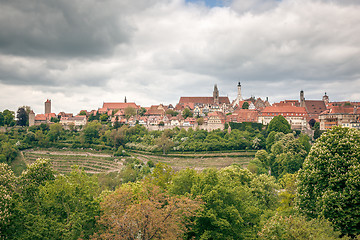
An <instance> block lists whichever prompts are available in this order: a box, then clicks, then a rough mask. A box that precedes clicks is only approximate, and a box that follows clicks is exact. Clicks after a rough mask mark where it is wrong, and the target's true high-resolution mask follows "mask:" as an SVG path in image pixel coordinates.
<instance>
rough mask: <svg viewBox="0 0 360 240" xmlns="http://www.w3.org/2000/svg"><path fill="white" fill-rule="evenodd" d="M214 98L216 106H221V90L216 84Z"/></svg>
mask: <svg viewBox="0 0 360 240" xmlns="http://www.w3.org/2000/svg"><path fill="white" fill-rule="evenodd" d="M213 98H214V104H219V90H218V88H217V85H216V84H215V86H214V92H213Z"/></svg>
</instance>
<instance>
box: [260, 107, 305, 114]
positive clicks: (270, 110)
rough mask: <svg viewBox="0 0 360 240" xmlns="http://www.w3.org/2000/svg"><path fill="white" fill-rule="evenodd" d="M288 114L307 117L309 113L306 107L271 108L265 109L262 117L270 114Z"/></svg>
mask: <svg viewBox="0 0 360 240" xmlns="http://www.w3.org/2000/svg"><path fill="white" fill-rule="evenodd" d="M273 113H274V114H280V115H282V114H287V113H290V114H291V113H295V114H302V115H306V114H307V112H306V110H305V108H304V107H295V106H269V107H266V108H264V109H263V110H262V111H261V113H260V115H262V116H265V115H268V114H273Z"/></svg>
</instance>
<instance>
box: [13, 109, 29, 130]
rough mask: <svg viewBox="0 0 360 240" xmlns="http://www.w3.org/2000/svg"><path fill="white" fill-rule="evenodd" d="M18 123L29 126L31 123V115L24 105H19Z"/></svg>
mask: <svg viewBox="0 0 360 240" xmlns="http://www.w3.org/2000/svg"><path fill="white" fill-rule="evenodd" d="M16 117H17V119H18V120H17V125H19V126H27V125H28V124H29V115H28V113H27V112H26V110H25V108H24V107H19V108H18V110H17V115H16Z"/></svg>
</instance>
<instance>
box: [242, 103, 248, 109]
mask: <svg viewBox="0 0 360 240" xmlns="http://www.w3.org/2000/svg"><path fill="white" fill-rule="evenodd" d="M249 106H250V104H249V103H248V102H244V103H243V105H242V107H241V108H242V109H249Z"/></svg>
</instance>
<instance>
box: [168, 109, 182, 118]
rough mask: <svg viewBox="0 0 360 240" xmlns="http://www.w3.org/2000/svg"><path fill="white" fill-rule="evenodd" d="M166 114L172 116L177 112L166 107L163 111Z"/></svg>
mask: <svg viewBox="0 0 360 240" xmlns="http://www.w3.org/2000/svg"><path fill="white" fill-rule="evenodd" d="M165 113H166V114H170V115H171V116H172V117H176V116H177V115H178V114H179V113H178V112H177V111H174V110H172V109H168V110H166V112H165Z"/></svg>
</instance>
